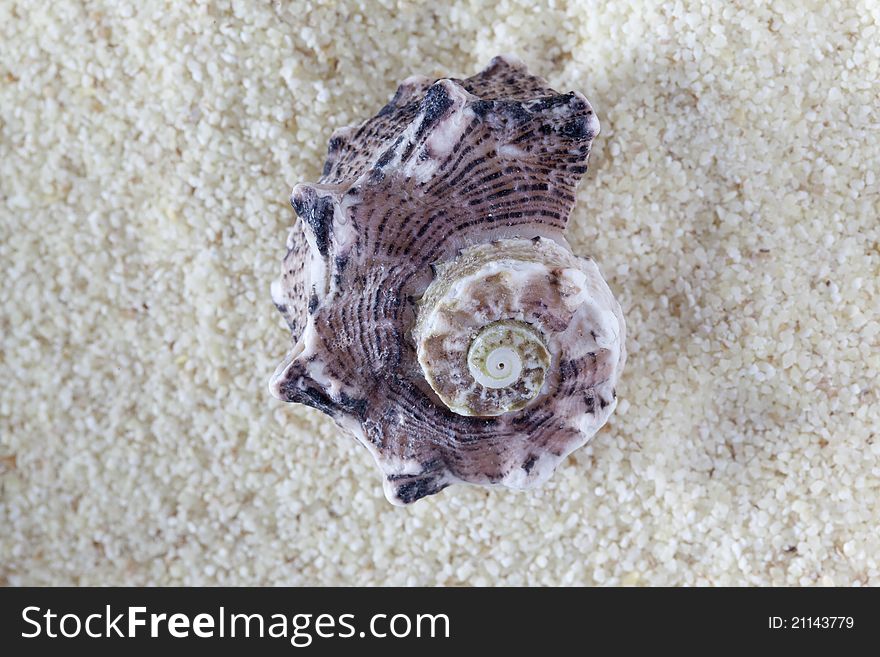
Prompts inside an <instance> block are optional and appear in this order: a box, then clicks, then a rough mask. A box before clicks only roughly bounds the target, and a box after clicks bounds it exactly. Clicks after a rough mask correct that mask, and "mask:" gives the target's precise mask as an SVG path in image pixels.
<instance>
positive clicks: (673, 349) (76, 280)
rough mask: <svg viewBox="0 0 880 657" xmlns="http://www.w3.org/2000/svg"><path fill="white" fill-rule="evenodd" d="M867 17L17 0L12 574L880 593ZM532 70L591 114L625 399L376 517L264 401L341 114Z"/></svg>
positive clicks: (363, 485)
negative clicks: (549, 444) (401, 93)
mask: <svg viewBox="0 0 880 657" xmlns="http://www.w3.org/2000/svg"><path fill="white" fill-rule="evenodd" d="M878 27H880V4H878V3H877V2H876V1H874V0H864V1H849V2H836V1H830V2H829V1H821V2H818V1H817V2H801V1H796V0H791V1H790V2H787V1H773V2H754V3H753V2H747V3H732V2H727V1H726V0H707V1H704V2H685V1H681V0H679V1H674V2H659V3H658V2H650V1H648V0H639V1H629V2H627V1H622V2H597V1H583V2H563V1H561V0H560V1H556V2H549V3H547V4H543V3H538V2H512V1H510V0H501V1H495V0H490V1H486V2H477V1H469V0H461V1H457V2H450V3H421V2H417V3H394V2H390V1H382V2H362V3H345V2H326V3H306V2H271V3H269V2H244V1H238V0H236V1H233V2H223V1H220V2H210V3H207V2H185V3H184V2H179V3H174V2H154V1H152V0H140V1H138V2H126V1H122V0H120V1H118V2H71V1H69V0H58V1H55V2H52V3H40V2H25V1H21V2H14V1H10V0H3V1H2V2H0V262H2V267H3V284H2V286H0V331H2V353H0V378H2V382H3V383H2V388H0V495H2V498H0V527H2V531H0V581H2V582H5V583H8V584H11V585H19V584H136V585H137V584H213V583H223V584H233V585H235V584H294V585H297V584H425V585H433V584H447V585H456V584H476V585H487V584H488V585H492V584H511V585H514V584H548V585H549V584H554V585H555V584H644V585H662V584H676V585H679V584H693V585H701V584H713V585H728V584H789V585H813V584H838V585H850V584H856V585H858V584H862V585H865V584H870V585H878V584H880V532H878V522H880V507H878V501H880V290H878V286H880V187H878V185H880V183H878V175H880V174H878V169H880V166H878V165H880V101H878V95H880V83H878V79H880V29H878ZM505 52H510V53H515V54H517V55H518V56H519V57H521V58H522V59H523V60H524V61H525V62H526V63H527V64H528V65H529V67H530V69H531V70H532V71H534V72H536V73H538V74H541V75H543V76H545V77H546V78H547V79H548V80H549V81H550V82H551V84H552V85H553V86H554V87H555V88H557V89H559V90H560V91H568V90H571V89H574V90H578V91H582V92H583V93H584V94H585V95H586V96H587V98H589V99H590V101H591V102H592V104H593V106H594V108H595V109H596V112H597V114H598V116H599V119H600V121H601V123H602V132H601V134H600V135H599V137H598V138H597V140H596V142H595V143H594V152H593V156H592V160H591V166H590V171H589V172H588V173H587V175H586V176H585V178H584V180H583V182H582V183H581V186H580V188H579V193H578V196H579V200H578V205H577V207H576V209H575V212H574V214H573V216H572V220H571V223H570V228H569V231H570V235H571V241H572V243H573V245H574V247H575V249H576V250H577V251H579V252H581V253H586V254H590V255H592V256H594V257H595V258H596V260H597V261H598V262H599V263H600V265H601V267H602V270H603V272H604V273H605V275H606V276H607V278H608V281H609V284H610V285H611V288H612V289H613V290H614V292H615V294H616V295H617V297H618V299H619V300H620V302H621V304H622V305H623V309H624V314H625V316H626V318H627V323H628V327H629V336H630V337H629V340H628V348H629V352H630V356H629V361H628V364H627V369H626V371H625V373H624V376H623V379H622V381H621V384H620V386H619V388H618V393H619V397H620V399H621V403H620V407H619V409H618V411H617V412H616V414H615V415H614V416H613V417H612V419H611V421H610V423H609V424H608V425H607V427H606V428H605V429H604V430H603V431H602V432H600V433H599V435H597V436H596V438H595V439H594V440H593V441H592V443H591V444H590V445H589V446H587V447H585V448H583V449H581V450H578V451H577V452H575V453H574V454H573V455H572V456H571V457H569V459H567V461H566V462H564V463H563V464H562V466H561V467H560V469H559V470H558V472H557V473H556V475H555V476H554V477H553V479H552V480H551V481H550V482H549V483H548V484H547V485H546V486H544V487H543V488H542V489H541V490H539V491H532V492H519V493H518V492H513V491H508V490H504V489H497V490H485V489H481V488H476V487H467V486H457V487H453V488H450V489H447V490H446V491H444V492H443V493H441V494H440V495H437V496H435V497H432V498H428V499H425V500H422V501H420V502H418V503H416V504H415V505H414V506H412V507H408V508H395V507H392V506H391V505H389V504H388V503H387V502H386V501H385V498H384V496H383V494H382V489H381V481H380V478H379V475H378V472H377V471H376V470H375V468H374V465H373V463H372V461H371V458H370V456H369V454H368V453H367V452H366V450H364V449H362V448H361V447H359V446H358V445H356V444H355V442H354V441H351V440H348V439H342V438H340V437H339V432H338V431H337V429H336V428H335V426H334V425H333V424H332V422H331V421H329V420H328V419H327V418H325V417H324V416H322V415H320V414H319V413H318V412H316V411H312V410H310V409H306V408H304V407H300V406H294V405H285V404H282V403H280V402H278V401H276V400H274V399H272V398H271V397H270V396H269V394H268V393H267V390H266V380H267V377H268V375H269V374H270V373H271V372H272V370H273V369H274V367H275V365H276V363H277V362H278V361H279V359H280V358H281V356H282V355H283V354H284V352H285V350H286V349H287V346H288V339H289V336H288V332H287V330H286V329H285V327H284V325H283V321H282V319H281V317H280V315H279V314H278V313H277V312H276V311H275V309H274V308H273V306H272V303H271V300H270V296H269V285H270V282H271V281H272V279H273V278H274V277H275V276H276V272H277V271H278V268H279V266H280V262H281V258H282V256H283V254H284V240H285V237H286V233H287V228H288V226H289V225H290V224H291V222H292V221H293V220H294V215H293V212H292V210H291V209H290V207H289V205H288V203H287V197H288V194H289V191H290V188H291V187H292V186H293V184H294V183H296V182H299V181H308V180H315V179H317V177H318V176H319V174H320V167H321V164H322V161H323V155H324V151H325V148H326V142H327V139H328V137H329V135H330V133H331V131H332V130H333V129H334V128H336V127H338V126H342V125H345V124H350V123H355V122H357V121H359V120H361V119H363V118H366V117H367V116H369V115H371V114H372V113H374V112H375V111H376V110H378V109H379V108H380V107H381V106H382V105H383V104H384V103H385V102H386V101H387V100H388V98H389V97H390V96H391V94H392V93H393V92H394V89H395V88H396V85H397V83H398V82H399V81H400V80H402V79H403V78H405V77H407V76H409V75H412V74H423V75H428V76H435V77H443V76H455V77H464V76H467V75H470V74H473V73H474V72H476V71H477V70H479V69H480V68H482V67H483V66H485V65H486V64H487V63H488V62H489V60H490V59H491V57H492V56H493V55H496V54H498V53H505Z"/></svg>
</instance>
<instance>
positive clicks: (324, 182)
mask: <svg viewBox="0 0 880 657" xmlns="http://www.w3.org/2000/svg"><path fill="white" fill-rule="evenodd" d="M598 132H599V122H598V120H597V119H596V116H595V114H594V113H593V110H592V108H591V107H590V104H589V103H588V102H587V100H586V99H585V98H584V97H583V96H582V95H581V94H580V93H578V92H570V93H567V94H560V93H557V92H556V91H554V90H553V89H551V88H550V87H549V86H547V83H546V82H545V81H544V80H542V79H541V78H539V77H536V76H533V75H530V74H529V73H528V72H527V70H526V68H525V66H524V65H523V64H522V63H521V62H520V61H518V60H516V59H515V58H512V57H509V56H504V57H496V58H495V59H493V60H492V62H491V63H490V65H489V66H488V68H486V69H485V70H483V71H481V72H480V73H478V74H477V75H475V76H473V77H471V78H467V79H465V80H458V79H452V78H443V79H439V80H430V79H427V78H423V77H411V78H409V79H407V80H405V81H404V82H403V84H401V85H400V87H399V88H398V90H397V93H396V94H395V95H394V97H393V98H392V99H391V101H390V102H389V103H388V104H387V105H386V106H385V107H384V108H382V110H381V111H380V112H379V113H378V114H377V115H376V116H374V117H373V118H371V119H369V120H367V121H366V122H364V123H362V124H361V125H359V126H357V127H350V128H343V129H341V130H337V131H336V132H335V133H334V134H333V136H332V137H331V139H330V144H329V149H328V155H327V161H326V163H325V164H324V171H323V175H322V176H321V178H320V180H319V181H318V183H316V184H300V185H297V186H296V187H295V188H294V190H293V193H292V196H291V204H292V205H293V208H294V209H295V210H296V213H297V215H299V221H297V222H296V223H295V224H294V226H293V228H292V229H291V231H290V234H289V236H288V239H287V249H288V251H287V255H286V256H285V258H284V264H283V270H282V275H281V278H280V279H278V280H277V281H275V282H274V283H273V285H272V297H273V300H274V302H275V305H276V306H277V307H278V309H279V310H280V311H281V313H282V314H283V315H284V317H285V319H286V321H287V324H288V325H289V327H290V330H291V332H292V337H293V348H292V349H291V350H290V352H289V354H288V355H287V357H286V358H285V360H284V362H283V363H281V365H280V366H279V367H278V369H277V371H276V372H275V374H274V375H273V377H272V379H271V381H270V389H271V391H272V393H273V394H274V395H275V396H276V397H278V398H279V399H282V400H284V401H288V402H298V403H301V404H307V405H309V406H312V407H314V408H317V409H319V410H321V411H323V412H324V413H327V414H328V415H330V416H331V417H332V418H333V419H334V420H335V421H336V423H337V424H338V425H339V426H340V427H341V428H342V429H343V431H345V432H346V433H349V434H351V435H352V436H354V437H355V438H356V439H357V440H358V441H359V442H360V443H361V444H363V445H364V446H365V447H366V448H367V449H368V450H369V451H370V453H371V454H372V455H373V457H374V458H375V460H376V463H377V464H378V465H379V467H380V468H381V470H382V473H383V475H384V488H385V493H386V496H387V497H388V499H389V500H390V501H391V502H393V503H395V504H408V503H410V502H413V501H415V500H417V499H419V498H421V497H424V496H426V495H432V494H434V493H437V492H439V491H440V490H442V489H443V488H445V487H446V486H448V485H449V484H452V483H456V482H469V483H474V484H503V485H505V486H509V487H513V488H526V487H529V486H532V485H536V484H539V483H541V482H543V481H545V480H546V479H547V478H548V477H550V475H551V474H552V473H553V471H554V470H555V468H556V467H557V465H558V464H559V463H560V461H561V460H562V459H563V458H565V456H567V455H568V454H569V453H571V452H572V451H573V450H575V449H577V448H578V447H580V446H582V445H583V444H584V443H586V442H587V441H588V440H589V439H590V438H591V437H592V436H593V435H594V434H595V433H596V432H597V431H598V430H599V428H600V427H601V426H602V425H603V424H604V423H605V422H606V421H607V419H608V417H609V416H610V414H611V412H612V411H613V409H614V407H615V405H616V397H617V395H616V391H615V385H616V383H617V380H618V377H619V376H620V373H621V370H622V369H623V365H624V361H625V358H626V351H625V346H624V338H625V326H624V321H623V317H622V315H621V311H620V306H619V305H618V303H617V302H616V301H615V299H614V297H613V296H612V294H611V291H610V290H609V288H608V286H607V285H606V283H605V281H604V280H603V278H602V276H601V274H600V273H599V270H598V268H597V266H596V264H595V263H594V262H593V261H592V260H591V259H589V258H584V257H578V256H575V255H573V254H572V252H571V249H570V247H569V245H568V242H567V241H566V239H565V234H564V233H565V227H566V223H567V221H568V217H569V214H570V213H571V210H572V206H573V204H574V202H575V187H576V185H577V183H578V181H579V180H580V178H581V177H582V176H583V174H584V172H585V171H586V170H587V159H588V157H589V154H590V146H591V143H592V140H593V138H594V137H595V136H596V134H597V133H598Z"/></svg>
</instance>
